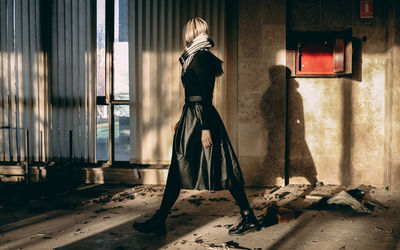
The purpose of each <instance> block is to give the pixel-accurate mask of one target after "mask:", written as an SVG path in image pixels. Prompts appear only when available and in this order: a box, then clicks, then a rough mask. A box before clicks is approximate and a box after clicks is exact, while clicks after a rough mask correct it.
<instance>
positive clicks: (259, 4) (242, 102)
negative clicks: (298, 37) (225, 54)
mask: <svg viewBox="0 0 400 250" xmlns="http://www.w3.org/2000/svg"><path fill="white" fill-rule="evenodd" d="M238 8H239V12H238V13H239V18H238V110H237V112H238V116H237V123H238V155H239V161H240V163H241V167H242V170H243V174H244V177H245V180H246V183H247V184H248V185H268V184H269V183H272V182H274V183H275V180H276V178H275V177H284V155H285V150H284V148H285V144H284V141H285V139H284V138H285V98H284V93H285V85H286V84H285V81H286V80H285V71H284V65H285V64H286V58H285V54H286V52H285V49H286V17H285V16H286V4H285V1H282V0H265V1H259V0H250V1H249V0H241V1H239V6H238ZM277 65H281V67H277ZM270 76H271V77H270ZM278 184H280V185H281V184H283V182H282V179H278Z"/></svg>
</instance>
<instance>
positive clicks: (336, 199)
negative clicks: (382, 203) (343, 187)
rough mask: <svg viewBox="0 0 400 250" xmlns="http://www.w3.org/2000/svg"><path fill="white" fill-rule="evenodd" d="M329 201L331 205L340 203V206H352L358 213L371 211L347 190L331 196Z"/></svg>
mask: <svg viewBox="0 0 400 250" xmlns="http://www.w3.org/2000/svg"><path fill="white" fill-rule="evenodd" d="M327 203H328V204H329V205H339V206H350V207H351V208H352V209H353V210H354V211H355V212H357V213H368V214H370V213H371V211H370V210H369V209H368V208H366V207H365V206H364V205H363V204H361V203H360V202H358V201H357V200H356V199H355V198H354V197H353V196H351V195H350V194H348V193H347V192H346V191H342V192H340V193H338V194H337V195H335V196H333V197H332V198H330V199H329V200H328V201H327Z"/></svg>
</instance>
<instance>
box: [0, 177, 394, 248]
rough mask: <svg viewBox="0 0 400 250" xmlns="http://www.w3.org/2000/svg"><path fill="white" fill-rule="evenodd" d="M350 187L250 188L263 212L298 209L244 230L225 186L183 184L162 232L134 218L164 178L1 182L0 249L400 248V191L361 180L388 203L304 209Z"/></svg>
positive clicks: (142, 215)
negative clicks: (235, 230)
mask: <svg viewBox="0 0 400 250" xmlns="http://www.w3.org/2000/svg"><path fill="white" fill-rule="evenodd" d="M351 188H355V187H343V186H334V185H326V186H324V185H319V186H317V187H314V188H313V187H311V186H307V185H289V186H286V187H283V188H269V189H266V188H247V189H246V192H247V195H248V197H249V200H250V203H251V205H252V207H253V208H254V211H255V213H256V215H257V216H258V217H259V218H260V220H263V218H264V214H265V213H266V211H267V209H268V208H269V207H270V206H271V205H272V204H274V205H275V206H276V207H282V208H283V207H284V208H285V209H286V210H287V209H293V210H296V211H300V213H299V216H296V218H291V219H288V220H286V221H288V222H284V221H285V220H281V223H278V224H276V223H275V224H273V225H269V226H268V227H264V228H263V229H262V230H260V231H258V232H253V233H249V234H246V235H243V236H229V235H228V234H227V231H228V228H229V227H230V226H231V225H233V224H235V223H236V222H237V220H238V219H239V208H238V207H237V205H236V204H235V201H234V199H233V198H232V197H231V196H230V194H229V192H228V191H218V192H208V191H193V190H183V191H182V192H181V194H180V196H179V199H178V201H177V203H176V204H175V206H174V208H173V209H172V211H171V213H170V216H169V218H168V219H167V234H166V235H165V236H159V235H153V234H142V233H139V232H137V231H135V230H134V229H133V228H132V223H133V222H134V221H135V220H145V219H147V218H150V216H151V215H152V214H153V213H154V212H155V210H156V209H157V208H158V206H159V205H160V202H161V198H162V194H163V191H164V187H163V186H157V185H137V186H133V185H83V186H78V187H54V186H46V185H43V184H38V185H32V184H31V185H25V184H0V249H118V250H122V249H318V250H321V249H400V216H399V214H400V196H399V194H398V193H393V192H389V191H387V190H384V189H381V188H373V187H363V188H364V189H365V190H368V194H369V195H370V196H372V198H374V199H375V200H376V201H379V202H380V203H381V205H383V204H384V206H387V208H384V207H382V206H379V205H377V206H375V207H374V208H371V213H364V214H360V213H356V212H354V210H352V209H349V208H342V207H338V208H337V209H336V207H335V208H334V209H332V208H330V209H324V208H318V209H307V208H308V207H309V206H310V204H312V202H314V200H315V197H317V198H318V196H333V195H335V194H337V193H338V192H340V191H341V190H344V189H345V190H349V189H351ZM317 200H318V199H317ZM286 210H285V211H286Z"/></svg>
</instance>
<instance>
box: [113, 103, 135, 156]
mask: <svg viewBox="0 0 400 250" xmlns="http://www.w3.org/2000/svg"><path fill="white" fill-rule="evenodd" d="M114 119H115V120H114V122H115V123H114V136H115V139H114V149H115V151H114V152H115V160H116V161H129V160H130V152H131V146H130V139H129V138H130V127H129V105H115V106H114Z"/></svg>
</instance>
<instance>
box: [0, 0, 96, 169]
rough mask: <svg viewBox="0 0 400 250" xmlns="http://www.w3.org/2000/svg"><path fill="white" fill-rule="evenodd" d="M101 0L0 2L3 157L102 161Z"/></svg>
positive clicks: (0, 139) (0, 147)
mask: <svg viewBox="0 0 400 250" xmlns="http://www.w3.org/2000/svg"><path fill="white" fill-rule="evenodd" d="M94 3H95V2H94V1H93V0H52V1H36V0H2V1H0V69H1V70H0V82H1V86H0V161H25V160H26V159H27V156H29V158H30V160H33V161H47V160H59V159H65V158H68V157H71V156H72V157H73V158H74V159H81V160H85V161H94V160H95V157H94V155H95V154H94V152H95V146H94V145H95V119H96V118H95V115H96V114H95V112H96V108H95V107H96V106H95V105H96V103H95V95H96V93H95V88H94V87H95V85H94V83H95V81H94V80H95V79H94V73H95V67H94V63H95V59H94V54H95V44H94V43H93V41H94V39H93V37H94V32H95V30H94V29H93V24H94V23H93V21H92V20H93V19H92V17H93V15H94V11H93V8H94V7H95V5H94ZM48 17H49V18H48ZM70 131H72V138H71V139H72V140H70V137H69V135H70ZM27 135H28V136H27ZM70 142H72V143H73V145H70ZM70 148H72V152H71V151H70ZM27 149H28V150H29V151H27Z"/></svg>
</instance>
